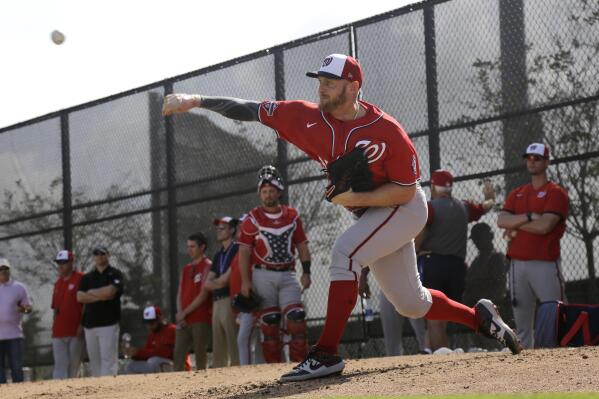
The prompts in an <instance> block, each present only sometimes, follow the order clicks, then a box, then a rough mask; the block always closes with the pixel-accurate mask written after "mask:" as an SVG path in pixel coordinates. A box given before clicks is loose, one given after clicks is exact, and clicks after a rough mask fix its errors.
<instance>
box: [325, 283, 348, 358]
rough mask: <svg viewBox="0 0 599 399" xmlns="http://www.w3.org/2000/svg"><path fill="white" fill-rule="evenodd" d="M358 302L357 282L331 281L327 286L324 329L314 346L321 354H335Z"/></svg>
mask: <svg viewBox="0 0 599 399" xmlns="http://www.w3.org/2000/svg"><path fill="white" fill-rule="evenodd" d="M357 301H358V282H357V281H331V285H330V286H329V300H328V303H327V317H326V319H325V321H324V329H323V330H322V334H320V339H319V340H318V343H317V344H316V346H317V347H318V349H320V350H322V351H323V352H326V353H330V354H331V355H336V354H337V347H338V345H339V341H340V340H341V336H342V335H343V330H345V325H346V324H347V319H349V316H350V315H351V312H352V310H354V306H356V302H357Z"/></svg>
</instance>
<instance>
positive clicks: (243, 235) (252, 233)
mask: <svg viewBox="0 0 599 399" xmlns="http://www.w3.org/2000/svg"><path fill="white" fill-rule="evenodd" d="M256 234H258V228H257V227H256V225H255V224H254V223H253V222H252V220H251V219H250V218H246V219H245V220H244V221H243V223H241V226H240V235H239V241H238V242H239V244H241V245H247V246H249V247H253V246H254V240H255V238H256Z"/></svg>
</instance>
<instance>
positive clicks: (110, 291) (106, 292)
mask: <svg viewBox="0 0 599 399" xmlns="http://www.w3.org/2000/svg"><path fill="white" fill-rule="evenodd" d="M87 293H88V294H90V295H93V296H95V297H98V298H99V299H100V300H102V301H107V300H110V299H112V298H114V296H115V295H116V293H117V289H116V287H115V286H113V285H107V286H106V287H101V288H94V289H91V290H89V291H87Z"/></svg>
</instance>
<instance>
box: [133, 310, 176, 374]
mask: <svg viewBox="0 0 599 399" xmlns="http://www.w3.org/2000/svg"><path fill="white" fill-rule="evenodd" d="M143 321H144V324H145V325H146V327H147V328H148V330H150V334H149V335H148V338H147V340H146V344H145V346H144V347H143V348H135V347H129V348H126V347H123V348H122V351H123V353H124V354H125V355H126V356H128V357H130V358H131V360H130V361H129V363H128V364H127V366H126V367H125V371H126V373H127V374H149V373H160V372H162V371H170V370H172V367H173V351H174V349H175V332H176V327H175V325H174V324H168V323H166V322H165V321H164V318H163V317H162V313H161V311H160V308H159V307H158V306H148V307H147V308H145V309H144V315H143Z"/></svg>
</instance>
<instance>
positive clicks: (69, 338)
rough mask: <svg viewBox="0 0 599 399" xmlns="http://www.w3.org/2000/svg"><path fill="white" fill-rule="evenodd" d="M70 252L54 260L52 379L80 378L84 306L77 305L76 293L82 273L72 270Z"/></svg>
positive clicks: (64, 251)
mask: <svg viewBox="0 0 599 399" xmlns="http://www.w3.org/2000/svg"><path fill="white" fill-rule="evenodd" d="M74 259H75V258H74V256H73V253H72V252H71V251H67V250H62V251H59V252H58V254H56V259H55V260H54V261H55V262H56V264H57V265H58V279H57V280H56V282H55V283H54V293H53V294H52V309H53V310H54V323H53V324H52V352H53V354H54V371H53V373H52V378H54V379H64V378H75V377H79V371H80V367H81V354H82V352H83V331H82V328H81V313H82V310H83V305H82V304H81V303H79V302H77V291H78V290H79V282H80V281H81V277H83V273H81V272H78V271H76V270H75V268H74V265H73V262H74Z"/></svg>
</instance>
